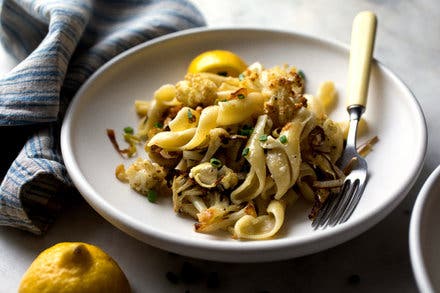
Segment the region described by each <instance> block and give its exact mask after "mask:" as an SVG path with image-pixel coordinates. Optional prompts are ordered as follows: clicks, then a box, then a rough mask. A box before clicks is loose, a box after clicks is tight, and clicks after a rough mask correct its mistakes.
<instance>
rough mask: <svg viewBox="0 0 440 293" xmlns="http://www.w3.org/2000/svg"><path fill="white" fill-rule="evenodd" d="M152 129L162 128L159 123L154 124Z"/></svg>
mask: <svg viewBox="0 0 440 293" xmlns="http://www.w3.org/2000/svg"><path fill="white" fill-rule="evenodd" d="M154 127H156V128H162V127H163V124H162V123H160V122H155V123H154Z"/></svg>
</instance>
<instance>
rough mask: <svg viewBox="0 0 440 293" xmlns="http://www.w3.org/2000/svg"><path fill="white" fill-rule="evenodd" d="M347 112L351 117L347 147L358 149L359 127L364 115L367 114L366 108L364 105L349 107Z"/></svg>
mask: <svg viewBox="0 0 440 293" xmlns="http://www.w3.org/2000/svg"><path fill="white" fill-rule="evenodd" d="M347 111H348V114H349V115H350V127H349V129H348V136H347V147H348V148H356V133H357V127H358V123H359V120H360V119H361V116H362V114H363V113H364V112H365V107H364V106H362V105H351V106H348V107H347Z"/></svg>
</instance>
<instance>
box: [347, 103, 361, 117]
mask: <svg viewBox="0 0 440 293" xmlns="http://www.w3.org/2000/svg"><path fill="white" fill-rule="evenodd" d="M347 112H348V114H349V115H350V120H353V119H357V120H360V119H361V116H362V114H363V113H364V112H365V107H364V106H362V105H350V106H348V107H347Z"/></svg>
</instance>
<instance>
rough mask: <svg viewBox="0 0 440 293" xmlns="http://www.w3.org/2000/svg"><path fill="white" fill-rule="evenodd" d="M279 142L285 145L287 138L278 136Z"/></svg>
mask: <svg viewBox="0 0 440 293" xmlns="http://www.w3.org/2000/svg"><path fill="white" fill-rule="evenodd" d="M280 141H281V143H286V142H287V137H286V136H285V135H281V136H280Z"/></svg>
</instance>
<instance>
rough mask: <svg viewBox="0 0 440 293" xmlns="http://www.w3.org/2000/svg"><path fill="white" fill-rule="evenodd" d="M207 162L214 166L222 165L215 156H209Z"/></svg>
mask: <svg viewBox="0 0 440 293" xmlns="http://www.w3.org/2000/svg"><path fill="white" fill-rule="evenodd" d="M209 163H211V165H212V166H213V167H215V168H220V167H221V166H222V162H221V161H220V160H219V159H217V158H211V160H209Z"/></svg>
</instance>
